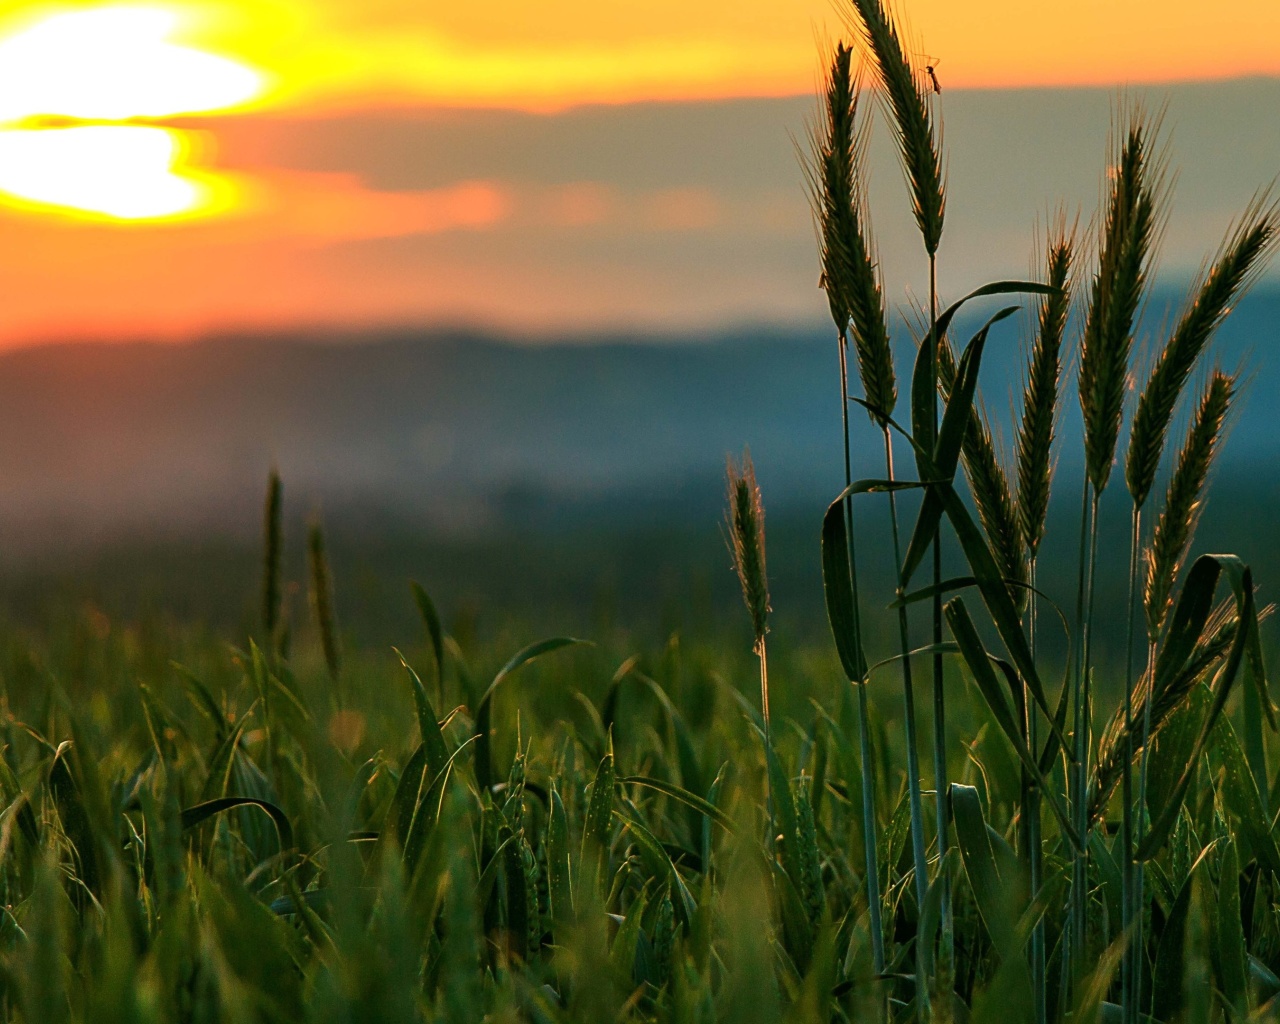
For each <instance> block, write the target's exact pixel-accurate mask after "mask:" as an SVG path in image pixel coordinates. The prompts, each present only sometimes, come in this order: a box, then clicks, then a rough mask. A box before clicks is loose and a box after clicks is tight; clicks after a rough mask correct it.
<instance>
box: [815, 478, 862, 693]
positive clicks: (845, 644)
mask: <svg viewBox="0 0 1280 1024" xmlns="http://www.w3.org/2000/svg"><path fill="white" fill-rule="evenodd" d="M844 505H845V502H844V498H839V499H837V500H836V501H833V502H832V503H831V504H830V505H829V506H828V508H827V512H826V515H824V516H823V517H822V587H823V592H824V593H825V595H826V602H827V621H828V622H829V623H830V625H831V636H832V638H833V639H834V640H835V643H836V651H837V653H838V654H839V655H840V664H841V666H842V667H843V668H844V672H845V678H846V679H848V680H849V681H850V682H851V683H857V682H860V681H861V680H863V679H865V678H866V675H867V659H866V655H865V654H864V653H863V650H862V637H861V636H860V635H859V632H860V631H859V629H858V620H857V615H856V614H855V611H854V594H853V581H852V578H851V577H850V575H849V537H848V531H847V530H846V527H845V514H844V513H845V508H844Z"/></svg>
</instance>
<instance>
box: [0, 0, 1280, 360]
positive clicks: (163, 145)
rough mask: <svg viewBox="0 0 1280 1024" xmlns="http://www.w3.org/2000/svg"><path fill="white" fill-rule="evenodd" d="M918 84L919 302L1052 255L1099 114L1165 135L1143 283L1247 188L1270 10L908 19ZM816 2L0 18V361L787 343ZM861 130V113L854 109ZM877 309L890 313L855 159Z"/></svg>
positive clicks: (283, 3) (933, 11)
mask: <svg viewBox="0 0 1280 1024" xmlns="http://www.w3.org/2000/svg"><path fill="white" fill-rule="evenodd" d="M907 13H909V16H910V21H909V24H906V25H905V29H906V38H907V39H908V40H910V45H911V46H912V47H913V52H914V53H915V54H916V56H917V57H918V58H919V60H920V62H921V63H922V64H923V63H930V64H932V65H933V66H934V67H935V69H936V73H937V76H938V79H939V81H940V83H941V85H942V89H943V92H942V94H941V95H940V96H939V97H938V98H937V104H938V111H939V113H940V115H941V117H942V119H943V123H944V125H945V144H946V159H947V166H948V174H949V184H950V187H951V202H950V211H951V212H950V214H949V220H948V225H947V233H946V235H945V236H944V243H943V250H942V260H941V265H940V280H941V283H942V285H943V287H944V289H948V288H949V289H959V288H963V287H965V286H966V285H968V284H976V283H980V279H981V275H983V274H1006V273H1010V272H1024V271H1025V270H1026V269H1027V267H1028V264H1029V261H1030V260H1031V255H1032V253H1033V251H1034V239H1035V235H1036V228H1037V224H1039V225H1040V226H1041V227H1043V224H1044V223H1045V222H1046V220H1047V219H1049V218H1050V217H1052V216H1054V212H1055V210H1056V209H1057V208H1058V206H1061V207H1062V208H1063V209H1064V210H1065V211H1066V213H1067V215H1068V217H1071V218H1074V217H1076V216H1079V218H1080V220H1081V223H1082V224H1087V222H1088V220H1089V218H1090V217H1091V216H1092V213H1093V210H1094V207H1095V206H1096V200H1097V195H1098V191H1099V188H1100V184H1101V182H1102V180H1103V175H1104V173H1105V158H1106V141H1107V129H1108V124H1109V121H1110V118H1111V116H1112V113H1113V110H1114V107H1115V105H1116V102H1117V96H1118V95H1119V92H1120V90H1122V89H1124V90H1127V95H1130V96H1134V97H1139V98H1143V99H1144V100H1145V102H1146V103H1147V104H1148V106H1150V107H1152V108H1153V109H1160V108H1163V109H1165V116H1164V125H1165V128H1166V132H1165V135H1166V137H1167V141H1168V147H1169V154H1170V163H1171V166H1173V167H1174V168H1176V169H1177V171H1178V174H1177V189H1176V194H1175V199H1176V205H1175V207H1174V213H1173V215H1172V216H1171V218H1170V221H1169V224H1168V227H1167V229H1166V233H1165V239H1164V247H1163V260H1164V262H1163V265H1164V267H1165V268H1166V270H1167V272H1168V273H1170V274H1173V275H1184V276H1185V275H1189V274H1191V273H1193V272H1194V270H1195V268H1196V267H1197V265H1198V264H1199V263H1200V261H1201V260H1202V259H1203V257H1204V256H1205V255H1206V254H1208V253H1211V252H1212V251H1213V249H1214V248H1215V246H1216V245H1217V243H1218V241H1219V239H1220V238H1221V236H1222V235H1223V233H1224V232H1225V231H1226V229H1227V227H1228V226H1229V224H1230V221H1231V218H1232V217H1233V216H1234V215H1236V214H1238V213H1239V212H1240V210H1241V209H1242V208H1243V207H1244V205H1245V204H1247V203H1248V201H1249V199H1250V197H1251V196H1252V195H1253V193H1254V191H1255V190H1256V189H1257V188H1258V187H1259V186H1263V185H1265V184H1267V183H1268V182H1270V181H1271V180H1272V179H1273V178H1274V177H1275V176H1276V175H1277V173H1280V131H1278V130H1277V129H1276V128H1275V126H1274V111H1275V110H1277V109H1280V4H1276V3H1275V2H1274V0H1222V2H1220V3H1218V4H1217V5H1216V6H1215V10H1214V16H1213V17H1212V18H1206V17H1205V13H1204V8H1203V4H1195V5H1193V4H1192V3H1190V2H1189V0H1161V2H1155V0H1086V2H1079V3H1073V4H1070V5H1028V4H1026V3H1025V2H1023V0H974V2H970V3H966V4H964V5H959V4H955V3H953V2H950V0H915V2H913V3H912V4H910V6H909V11H908V12H907ZM848 32H849V27H848V22H847V17H846V13H845V10H844V8H843V7H842V5H841V4H840V3H835V2H828V0H790V2H788V0H736V2H732V3H731V2H728V0H693V2H690V0H679V2H677V0H643V2H641V0H617V2H613V3H608V4H600V3H596V2H587V0H548V2H546V3H542V4H529V3H515V2H510V0H491V2H489V3H485V4H457V3H443V2H440V0H209V2H193V3H185V2H177V0H174V2H168V0H166V2H155V3H128V4H125V3H70V4H68V3H63V4H50V3H27V2H21V0H18V2H14V0H10V2H8V3H5V4H3V5H0V238H3V239H4V244H3V245H0V345H6V346H13V345H20V344H27V343H32V342H39V341H45V340H64V339H68V338H75V339H90V340H111V339H123V338H129V339H133V338H188V337H194V336H199V335H203V334H208V333H219V332H229V331H255V332H256V331H276V330H286V331H298V330H346V329H350V328H357V329H362V328H376V327H381V326H404V325H412V324H438V323H471V324H479V325H481V326H489V327H494V328H497V329H501V330H505V331H513V332H517V333H528V334H530V335H532V336H542V335H546V334H563V333H565V332H584V331H585V332H599V331H602V330H603V331H631V330H640V331H645V330H682V329H688V328H691V327H692V328H697V327H704V326H705V327H708V328H711V327H715V328H719V327H722V326H725V325H732V324H734V323H740V322H755V321H762V320H763V321H773V322H795V321H804V320H816V319H817V318H819V317H820V316H821V315H822V313H823V308H824V306H823V303H822V302H821V301H819V300H820V296H819V295H818V294H817V292H816V288H815V284H816V274H817V270H816V256H815V250H814V242H813V228H812V223H811V218H810V215H809V211H808V205H807V201H806V196H805V192H804V179H803V174H802V171H801V166H800V160H799V159H798V157H797V153H796V147H797V144H799V145H800V146H801V147H803V140H804V138H805V131H806V121H807V119H811V118H812V115H813V113H814V110H815V106H814V101H813V99H812V98H811V97H812V94H813V91H814V89H815V83H816V81H817V78H818V67H819V62H820V54H821V52H822V51H823V48H824V44H826V43H829V41H830V40H831V39H833V38H836V37H838V36H841V35H847V34H848ZM866 109H868V110H870V109H872V105H870V104H868V105H867V108H866ZM871 175H872V185H873V192H872V212H873V218H874V222H875V226H876V229H877V238H878V241H879V247H880V252H881V255H882V259H883V266H884V270H885V273H886V278H887V279H890V281H891V283H890V284H889V285H888V286H887V287H888V290H889V294H890V298H891V300H892V301H894V302H902V301H907V300H909V298H910V296H911V295H912V294H914V293H915V291H916V290H918V289H919V288H920V287H921V268H920V262H921V261H920V259H919V254H918V252H916V250H915V243H914V241H913V238H912V233H911V232H912V229H911V223H910V218H909V215H908V214H907V211H906V209H905V205H904V203H905V201H904V198H903V194H902V190H901V180H900V173H899V172H898V171H897V169H896V167H895V164H894V158H893V154H892V150H891V147H890V146H889V145H888V144H887V141H886V140H885V139H884V138H883V136H881V137H880V138H879V139H878V140H876V141H875V142H874V143H873V152H872V159H871Z"/></svg>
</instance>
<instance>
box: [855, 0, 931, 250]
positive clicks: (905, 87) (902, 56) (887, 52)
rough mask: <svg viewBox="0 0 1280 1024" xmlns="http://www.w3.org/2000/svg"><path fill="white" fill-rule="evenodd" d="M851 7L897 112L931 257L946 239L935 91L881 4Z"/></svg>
mask: <svg viewBox="0 0 1280 1024" xmlns="http://www.w3.org/2000/svg"><path fill="white" fill-rule="evenodd" d="M853 6H854V9H855V10H856V11H857V13H858V22H859V24H860V26H861V28H862V36H863V40H864V42H865V43H866V45H867V48H868V49H869V50H870V51H871V55H872V57H873V59H874V61H875V65H876V68H877V70H878V71H879V73H880V81H881V83H882V84H883V86H884V92H885V97H886V99H887V100H888V103H889V107H890V109H891V110H892V112H893V121H894V124H895V125H896V126H897V139H898V149H899V151H900V152H901V154H902V164H903V167H904V168H905V170H906V175H907V183H908V185H909V186H910V189H911V202H912V209H913V211H914V213H915V218H916V224H917V226H918V227H919V228H920V235H921V237H922V238H923V240H924V248H925V252H927V253H928V254H929V256H930V257H932V256H934V255H935V254H936V253H937V251H938V244H939V243H940V242H941V240H942V221H943V216H944V214H945V213H946V184H945V181H944V179H943V174H942V161H941V159H940V156H939V154H940V152H941V148H942V147H941V138H940V133H939V132H938V131H936V129H935V126H934V122H933V111H932V101H931V97H932V93H931V92H930V91H929V87H928V85H927V84H926V82H925V79H924V76H922V75H920V74H918V73H917V72H916V71H914V70H913V69H912V66H911V62H910V61H909V60H907V56H906V53H905V51H904V50H903V48H902V39H901V34H900V33H899V31H898V26H897V25H896V24H895V22H894V19H893V18H892V17H891V16H890V14H889V12H888V11H887V10H886V8H885V5H884V4H883V3H882V2H881V0H853Z"/></svg>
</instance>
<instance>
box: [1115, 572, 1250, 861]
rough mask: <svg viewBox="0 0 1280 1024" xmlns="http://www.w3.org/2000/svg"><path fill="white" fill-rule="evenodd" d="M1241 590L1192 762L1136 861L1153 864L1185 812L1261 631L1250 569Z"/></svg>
mask: <svg viewBox="0 0 1280 1024" xmlns="http://www.w3.org/2000/svg"><path fill="white" fill-rule="evenodd" d="M1241 588H1242V594H1241V596H1240V598H1238V600H1239V603H1240V628H1239V629H1238V630H1237V631H1236V636H1235V639H1234V640H1233V641H1232V644H1231V650H1230V651H1229V652H1228V655H1227V659H1226V662H1225V663H1224V664H1223V666H1222V668H1221V669H1219V670H1218V674H1217V677H1216V679H1215V680H1214V685H1213V700H1212V702H1211V703H1210V705H1209V709H1208V711H1207V712H1206V714H1205V718H1204V721H1203V722H1202V723H1201V726H1200V733H1199V735H1198V736H1197V737H1196V743H1195V746H1194V747H1193V748H1192V755H1191V759H1190V760H1189V761H1188V762H1187V765H1186V767H1185V768H1184V769H1183V772H1182V775H1181V777H1180V778H1179V779H1178V782H1177V784H1176V785H1175V787H1174V791H1173V793H1172V794H1171V797H1170V800H1169V802H1168V803H1167V804H1166V805H1165V806H1164V807H1163V808H1161V809H1160V811H1159V815H1158V817H1156V818H1155V820H1154V821H1153V822H1152V824H1151V827H1150V829H1149V830H1148V832H1147V834H1146V836H1145V837H1144V838H1143V840H1142V842H1141V843H1140V844H1139V846H1138V849H1137V852H1136V853H1135V854H1134V856H1135V858H1136V859H1137V860H1150V859H1151V858H1152V857H1154V856H1155V855H1156V854H1157V853H1158V852H1159V851H1160V848H1161V847H1162V846H1163V845H1164V843H1165V840H1166V839H1167V838H1168V836H1169V830H1170V829H1171V828H1172V827H1173V823H1174V822H1175V821H1176V820H1177V817H1178V814H1179V813H1180V811H1181V809H1182V801H1183V799H1184V798H1185V796H1186V792H1187V787H1188V786H1189V785H1190V784H1191V779H1192V777H1193V775H1194V774H1195V771H1196V769H1197V768H1198V767H1199V762H1200V757H1201V756H1202V754H1203V753H1204V749H1205V745H1206V744H1207V743H1208V740H1209V736H1210V734H1211V732H1212V730H1213V727H1214V725H1215V724H1216V723H1217V720H1218V717H1219V716H1220V715H1221V714H1222V711H1223V708H1225V707H1226V703H1227V698H1228V697H1229V696H1230V695H1231V687H1232V685H1233V684H1234V683H1235V680H1236V676H1237V675H1238V674H1239V672H1240V667H1241V665H1242V664H1243V663H1244V660H1245V649H1246V647H1247V646H1248V644H1249V633H1250V631H1251V630H1255V629H1257V628H1258V626H1257V616H1256V614H1255V610H1254V600H1253V578H1252V574H1251V573H1250V572H1249V570H1248V569H1245V570H1244V572H1243V574H1242V576H1241Z"/></svg>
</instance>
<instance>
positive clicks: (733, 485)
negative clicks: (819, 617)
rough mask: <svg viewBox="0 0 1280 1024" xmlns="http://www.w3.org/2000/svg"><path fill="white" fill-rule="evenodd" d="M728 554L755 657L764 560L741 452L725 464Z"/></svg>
mask: <svg viewBox="0 0 1280 1024" xmlns="http://www.w3.org/2000/svg"><path fill="white" fill-rule="evenodd" d="M727 476H728V479H729V514H728V526H729V550H730V551H731V552H732V553H733V567H734V569H735V570H736V571H737V573H738V582H739V583H740V584H741V585H742V597H743V600H744V601H745V602H746V605H747V611H748V613H749V614H750V616H751V633H752V636H753V637H754V640H755V649H756V651H757V653H758V652H759V650H760V648H761V647H762V646H763V645H764V638H765V634H766V633H768V631H769V581H768V578H767V576H766V572H765V559H764V506H763V504H762V503H761V500H760V487H759V485H758V484H757V483H756V470H755V466H754V465H753V464H752V462H751V453H750V452H743V454H742V465H741V466H738V465H736V464H735V463H734V461H733V459H730V460H729V463H728V469H727ZM768 706H769V702H768V695H767V694H766V695H765V699H764V713H765V718H766V720H767V718H768Z"/></svg>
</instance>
